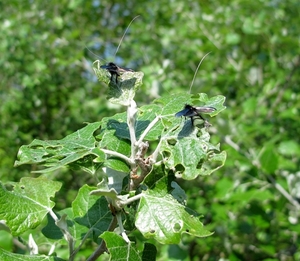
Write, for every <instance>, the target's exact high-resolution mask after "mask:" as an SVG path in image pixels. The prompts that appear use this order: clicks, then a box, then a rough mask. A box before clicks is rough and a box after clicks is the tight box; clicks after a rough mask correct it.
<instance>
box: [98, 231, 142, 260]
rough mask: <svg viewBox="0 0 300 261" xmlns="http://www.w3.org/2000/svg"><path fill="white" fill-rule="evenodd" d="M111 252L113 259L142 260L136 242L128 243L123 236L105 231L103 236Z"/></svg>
mask: <svg viewBox="0 0 300 261" xmlns="http://www.w3.org/2000/svg"><path fill="white" fill-rule="evenodd" d="M100 237H101V238H103V240H105V243H106V246H107V248H108V250H109V253H110V254H111V258H110V260H111V261H117V260H124V261H142V260H143V259H142V256H141V254H140V253H139V251H138V250H137V249H136V247H135V245H134V243H132V242H129V243H127V242H126V241H125V240H124V239H123V238H122V237H121V236H119V235H117V234H116V233H113V232H107V231H106V232H104V233H103V234H102V235H101V236H100Z"/></svg>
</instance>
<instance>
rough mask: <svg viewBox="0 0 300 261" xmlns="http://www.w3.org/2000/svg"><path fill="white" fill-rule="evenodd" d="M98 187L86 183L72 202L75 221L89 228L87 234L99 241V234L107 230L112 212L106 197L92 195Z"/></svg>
mask: <svg viewBox="0 0 300 261" xmlns="http://www.w3.org/2000/svg"><path fill="white" fill-rule="evenodd" d="M94 189H96V188H95V187H89V186H88V185H84V186H83V187H81V188H80V189H79V192H78V195H77V197H76V199H75V200H74V201H73V203H72V209H73V213H74V218H75V221H76V222H77V223H78V224H80V225H81V226H84V227H86V228H88V230H87V231H86V234H90V235H91V237H92V238H93V240H94V241H95V242H97V243H99V242H98V241H99V238H98V237H99V235H101V234H102V233H103V232H104V231H106V230H107V229H108V227H109V224H110V222H111V220H112V214H111V211H110V209H109V208H108V202H107V200H106V199H105V197H101V198H99V197H98V196H94V195H90V192H91V191H93V190H94Z"/></svg>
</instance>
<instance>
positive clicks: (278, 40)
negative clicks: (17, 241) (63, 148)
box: [0, 0, 300, 261]
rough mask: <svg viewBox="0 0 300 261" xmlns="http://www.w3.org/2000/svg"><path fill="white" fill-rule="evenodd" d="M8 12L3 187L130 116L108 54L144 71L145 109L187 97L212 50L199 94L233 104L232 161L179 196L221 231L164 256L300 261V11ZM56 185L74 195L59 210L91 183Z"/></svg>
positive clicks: (168, 249)
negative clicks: (35, 144)
mask: <svg viewBox="0 0 300 261" xmlns="http://www.w3.org/2000/svg"><path fill="white" fill-rule="evenodd" d="M0 10H1V11H0V19H1V20H0V28H1V30H0V32H1V33H0V53H1V55H0V80H1V86H0V99H1V105H0V117H1V119H0V124H1V126H0V127H1V129H0V132H1V134H0V177H1V181H2V182H8V181H18V180H19V179H20V178H21V177H23V176H33V174H31V173H30V171H32V170H34V168H35V166H25V167H19V168H14V167H13V164H14V160H15V159H16V155H17V152H18V148H19V147H20V146H21V145H23V144H28V143H30V142H31V141H32V140H33V139H35V138H37V139H43V140H44V139H61V138H63V137H64V136H65V135H67V134H70V133H72V132H74V131H76V130H77V129H78V128H81V127H83V126H84V122H94V121H99V120H100V119H101V118H102V117H104V116H111V115H113V114H115V113H116V112H118V111H122V110H123V108H119V107H116V106H113V105H111V104H109V103H108V102H107V101H106V97H105V93H106V89H105V86H104V85H103V84H102V83H98V82H97V79H96V77H95V75H94V73H93V71H92V62H93V61H94V60H96V59H98V58H97V57H96V55H98V56H99V57H100V58H102V59H105V60H109V61H114V62H116V63H117V64H119V65H121V66H126V67H130V68H132V69H135V70H140V71H143V72H144V73H145V77H144V84H143V87H142V89H141V90H140V91H139V93H138V96H137V98H136V101H137V103H138V105H143V104H149V103H151V102H152V101H153V99H155V98H157V97H159V96H161V95H167V94H171V93H178V92H180V91H183V92H185V91H186V92H188V90H189V87H190V84H191V81H192V78H193V75H194V72H195V70H196V67H197V65H198V63H199V61H200V60H201V58H202V57H203V56H204V55H205V54H206V53H208V52H211V54H210V55H209V56H208V57H207V58H206V59H205V61H204V62H203V64H202V66H201V68H200V70H199V72H198V74H197V77H196V80H195V83H194V85H193V89H192V92H193V93H198V92H204V93H207V94H208V95H209V96H214V95H218V94H221V95H224V96H226V106H227V110H226V111H224V112H222V113H221V114H219V115H218V116H217V117H216V118H212V119H210V122H211V123H212V124H213V127H212V128H211V129H210V131H211V133H212V142H213V143H215V144H217V143H221V148H222V149H223V150H226V151H227V153H228V159H227V161H226V165H225V166H224V167H223V168H222V169H220V170H219V171H217V172H216V173H214V174H213V175H211V176H208V177H201V178H198V179H197V180H196V181H193V183H192V186H191V183H190V182H184V181H182V182H181V183H180V185H181V186H182V187H183V188H185V190H186V193H187V198H188V205H189V206H190V207H192V208H193V209H195V210H197V211H198V212H199V213H201V214H202V215H203V222H204V223H205V225H206V226H207V228H208V229H210V230H212V231H215V233H214V235H213V236H211V237H208V238H205V239H196V238H191V237H188V236H184V237H183V240H182V243H181V244H180V245H178V246H177V245H176V246H175V245H173V246H158V251H159V255H158V258H157V260H193V261H195V260H230V261H231V260H233V261H235V260H268V261H270V260H282V261H289V260H300V249H299V245H300V239H299V237H300V225H299V215H300V204H299V202H300V171H299V157H300V146H299V140H300V138H299V136H300V123H299V120H300V117H299V109H300V95H299V93H300V2H299V1H298V0H287V1H280V0H265V1H263V0H262V1H247V0H244V1H241V0H232V1H225V0H223V1H214V0H212V1H199V0H198V1H195V0H193V1H190V0H187V1H179V0H171V1H166V0H160V1H142V0H139V1H136V0H131V1H107V0H103V1H98V0H94V1H83V0H71V1H66V0H60V1H57V0H53V1H25V0H21V1H16V0H12V1H6V2H5V1H0ZM136 15H140V17H139V18H137V19H136V20H135V21H134V22H133V23H132V25H131V27H130V28H129V30H128V33H127V34H126V36H125V38H124V40H123V42H122V44H121V47H120V49H119V51H118V53H117V55H115V51H116V49H117V46H118V44H119V42H120V39H121V37H122V35H123V33H124V31H125V29H126V27H127V26H128V24H129V23H130V21H131V20H132V19H133V18H134V17H135V16H136ZM53 178H54V179H57V180H61V181H62V182H63V183H64V189H63V190H62V192H61V195H58V202H57V204H58V207H66V206H69V204H70V202H71V201H72V200H73V199H74V197H75V195H76V193H77V190H78V188H79V187H81V186H82V185H83V184H84V183H88V182H89V177H88V174H84V173H76V172H72V171H70V170H64V171H62V172H59V173H53ZM64 191H68V195H64V194H63V192H64ZM70 191H71V192H70ZM0 242H1V240H0ZM0 245H1V247H4V248H9V247H7V246H3V245H2V243H0ZM10 247H12V246H10Z"/></svg>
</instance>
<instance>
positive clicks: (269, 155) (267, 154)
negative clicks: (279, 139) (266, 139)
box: [259, 145, 278, 174]
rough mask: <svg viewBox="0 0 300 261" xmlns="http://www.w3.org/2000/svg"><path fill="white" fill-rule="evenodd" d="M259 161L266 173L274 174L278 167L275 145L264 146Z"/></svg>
mask: <svg viewBox="0 0 300 261" xmlns="http://www.w3.org/2000/svg"><path fill="white" fill-rule="evenodd" d="M259 162H260V164H261V167H262V169H263V170H264V171H265V172H266V173H268V174H272V173H274V172H275V170H276V169H277V167H278V155H277V154H276V153H275V149H274V147H273V145H267V146H265V147H263V149H262V151H261V153H260V156H259Z"/></svg>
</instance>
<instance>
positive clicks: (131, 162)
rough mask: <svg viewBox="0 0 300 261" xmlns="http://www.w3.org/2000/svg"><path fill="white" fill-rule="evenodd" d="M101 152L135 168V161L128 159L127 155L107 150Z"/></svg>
mask: <svg viewBox="0 0 300 261" xmlns="http://www.w3.org/2000/svg"><path fill="white" fill-rule="evenodd" d="M101 150H102V151H103V152H104V153H106V154H109V155H111V156H115V157H118V158H120V159H123V160H125V161H126V162H127V163H128V164H129V165H130V166H133V165H134V164H135V163H134V161H133V160H131V159H130V158H128V157H126V156H125V155H123V154H121V153H119V152H116V151H112V150H107V149H101Z"/></svg>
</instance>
